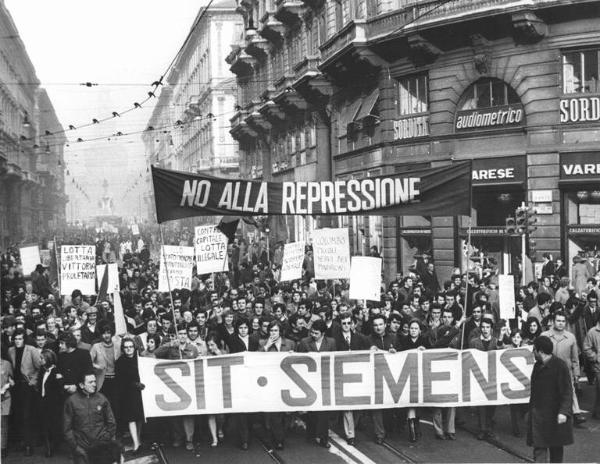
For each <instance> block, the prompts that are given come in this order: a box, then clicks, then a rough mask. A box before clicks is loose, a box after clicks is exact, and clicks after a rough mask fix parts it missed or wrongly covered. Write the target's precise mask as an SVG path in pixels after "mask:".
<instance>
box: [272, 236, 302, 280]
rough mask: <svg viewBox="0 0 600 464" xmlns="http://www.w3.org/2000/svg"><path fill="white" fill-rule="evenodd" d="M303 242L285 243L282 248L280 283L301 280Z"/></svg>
mask: <svg viewBox="0 0 600 464" xmlns="http://www.w3.org/2000/svg"><path fill="white" fill-rule="evenodd" d="M305 246H306V244H305V242H304V241H300V242H293V243H286V244H285V245H284V246H283V261H282V262H281V276H280V278H279V280H280V281H281V282H288V281H290V280H296V279H300V278H302V263H303V262H304V249H305Z"/></svg>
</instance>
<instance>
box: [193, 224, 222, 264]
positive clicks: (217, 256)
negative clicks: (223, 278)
mask: <svg viewBox="0 0 600 464" xmlns="http://www.w3.org/2000/svg"><path fill="white" fill-rule="evenodd" d="M194 250H195V252H196V273H197V274H198V275H201V274H209V273H211V272H223V271H225V270H226V269H227V237H226V236H225V234H224V233H223V232H221V231H220V230H219V229H217V226H197V227H196V228H195V229H194Z"/></svg>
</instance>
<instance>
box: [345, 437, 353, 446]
mask: <svg viewBox="0 0 600 464" xmlns="http://www.w3.org/2000/svg"><path fill="white" fill-rule="evenodd" d="M346 443H348V444H349V445H350V446H354V438H346Z"/></svg>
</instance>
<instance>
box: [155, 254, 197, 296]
mask: <svg viewBox="0 0 600 464" xmlns="http://www.w3.org/2000/svg"><path fill="white" fill-rule="evenodd" d="M165 263H166V264H165ZM193 267H194V248H193V247H184V246H173V245H163V247H162V249H161V251H160V269H159V273H158V291H159V292H168V291H169V290H174V289H176V288H187V289H190V288H191V287H192V268H193ZM167 268H168V271H169V272H168V280H167Z"/></svg>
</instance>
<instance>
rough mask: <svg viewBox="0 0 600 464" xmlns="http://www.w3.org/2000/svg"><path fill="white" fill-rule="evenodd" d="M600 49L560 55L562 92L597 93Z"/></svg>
mask: <svg viewBox="0 0 600 464" xmlns="http://www.w3.org/2000/svg"><path fill="white" fill-rule="evenodd" d="M598 55H600V50H599V49H596V50H581V51H574V52H568V53H564V54H563V56H562V68H563V92H564V93H598V92H600V85H599V84H598V75H599V62H600V60H599V59H598Z"/></svg>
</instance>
